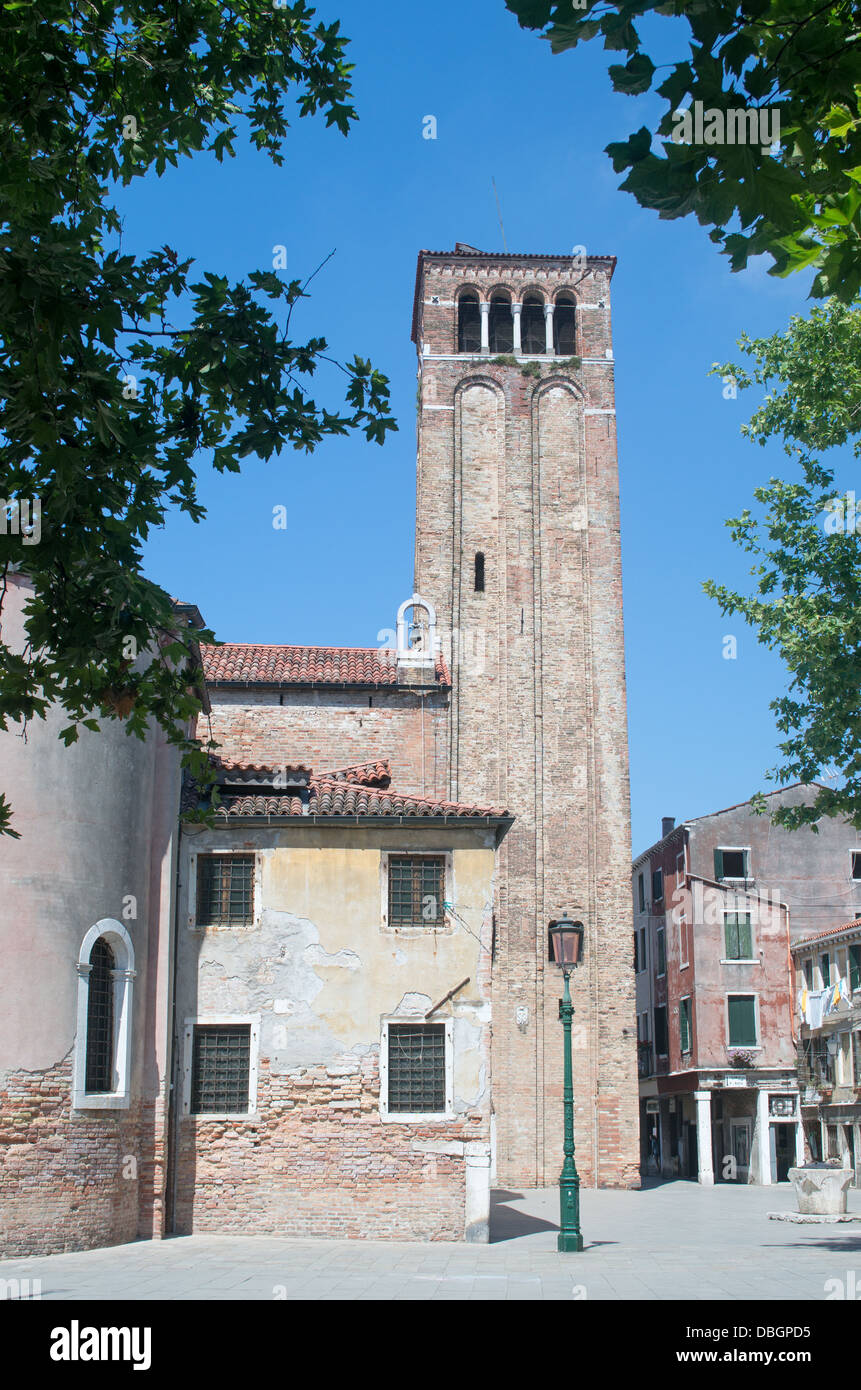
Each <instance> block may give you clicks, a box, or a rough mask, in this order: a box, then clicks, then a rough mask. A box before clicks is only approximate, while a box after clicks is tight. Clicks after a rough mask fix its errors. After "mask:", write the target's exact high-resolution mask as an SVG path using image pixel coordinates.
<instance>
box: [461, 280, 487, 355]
mask: <svg viewBox="0 0 861 1390" xmlns="http://www.w3.org/2000/svg"><path fill="white" fill-rule="evenodd" d="M457 350H458V352H479V351H480V350H481V311H480V310H479V307H478V295H477V294H462V295H461V297H460V299H459V300H458V301H457Z"/></svg>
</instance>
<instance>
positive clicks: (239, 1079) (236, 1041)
mask: <svg viewBox="0 0 861 1390" xmlns="http://www.w3.org/2000/svg"><path fill="white" fill-rule="evenodd" d="M250 1070H251V1025H250V1024H248V1023H244V1024H232V1023H231V1024H223V1023H218V1024H215V1023H200V1024H196V1025H195V1029H194V1049H193V1052H192V1063H191V1113H192V1114H193V1115H206V1114H225V1113H227V1114H233V1113H236V1112H238V1111H247V1110H248V1090H249V1077H250Z"/></svg>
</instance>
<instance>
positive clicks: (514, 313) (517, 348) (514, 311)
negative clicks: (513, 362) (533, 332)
mask: <svg viewBox="0 0 861 1390" xmlns="http://www.w3.org/2000/svg"><path fill="white" fill-rule="evenodd" d="M522 308H523V305H522V304H512V306H511V317H512V318H513V319H514V348H513V352H514V356H515V357H519V356H520V354H521V353H522V352H523V348H522V347H521V343H520V311H521V309H522Z"/></svg>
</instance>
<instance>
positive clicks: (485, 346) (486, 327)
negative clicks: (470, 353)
mask: <svg viewBox="0 0 861 1390" xmlns="http://www.w3.org/2000/svg"><path fill="white" fill-rule="evenodd" d="M478 308H479V313H480V314H481V348H480V351H481V352H483V353H485V354H487V353H489V352H490V304H489V302H488V301H487V300H486V299H483V300H482V301H481V303H480V304H479V306H478Z"/></svg>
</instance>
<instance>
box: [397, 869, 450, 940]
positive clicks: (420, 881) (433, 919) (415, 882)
mask: <svg viewBox="0 0 861 1390" xmlns="http://www.w3.org/2000/svg"><path fill="white" fill-rule="evenodd" d="M444 901H445V856H444V855H442V854H435V855H430V854H426V855H422V856H415V855H408V854H392V855H390V856H389V926H390V927H436V926H442V924H443V923H444V921H445V914H444V909H443V903H444Z"/></svg>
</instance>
